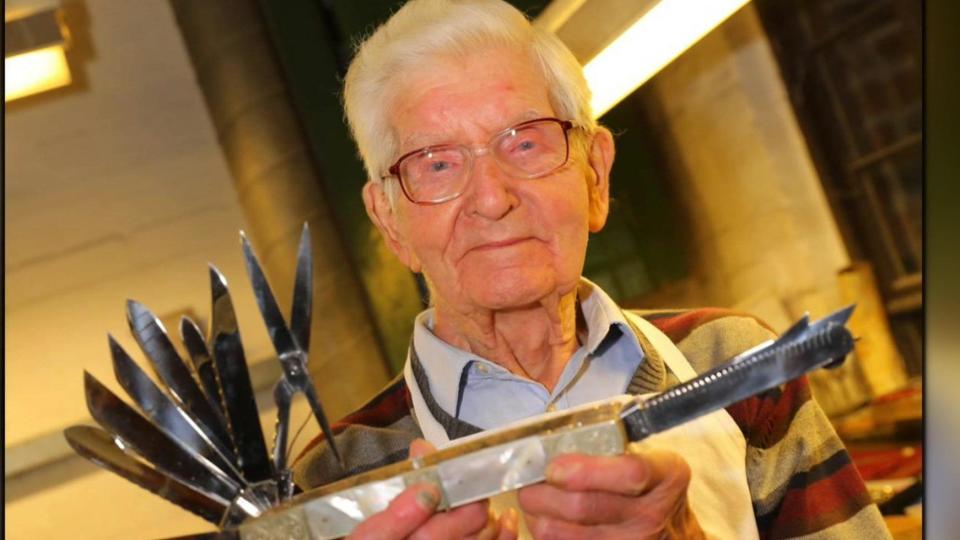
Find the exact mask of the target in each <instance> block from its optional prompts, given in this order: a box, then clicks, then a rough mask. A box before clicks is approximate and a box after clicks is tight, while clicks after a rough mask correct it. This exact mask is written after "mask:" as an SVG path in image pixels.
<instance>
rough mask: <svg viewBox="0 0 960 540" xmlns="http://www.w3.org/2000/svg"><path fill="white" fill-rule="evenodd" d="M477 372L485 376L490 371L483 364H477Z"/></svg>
mask: <svg viewBox="0 0 960 540" xmlns="http://www.w3.org/2000/svg"><path fill="white" fill-rule="evenodd" d="M477 371H478V372H480V374H481V375H486V374H487V372H488V371H490V370H489V369H487V366H485V365H483V364H477Z"/></svg>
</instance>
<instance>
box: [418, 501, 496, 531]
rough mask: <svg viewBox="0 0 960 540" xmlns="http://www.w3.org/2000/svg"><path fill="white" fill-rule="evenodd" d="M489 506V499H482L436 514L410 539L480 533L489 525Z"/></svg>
mask: <svg viewBox="0 0 960 540" xmlns="http://www.w3.org/2000/svg"><path fill="white" fill-rule="evenodd" d="M488 508H489V504H488V503H487V501H481V502H475V503H471V504H467V505H464V506H461V507H459V508H455V509H453V510H450V511H448V512H441V513H438V514H435V515H434V516H433V517H431V518H430V519H429V520H427V522H426V523H424V524H423V525H422V526H421V527H420V528H418V529H417V530H416V531H415V532H414V533H413V534H412V535H410V539H411V540H436V539H442V538H451V539H452V538H456V539H458V540H459V539H461V538H466V537H469V536H472V535H475V534H478V533H479V532H480V531H482V530H483V528H484V527H485V526H486V525H487V521H488V516H489V513H488Z"/></svg>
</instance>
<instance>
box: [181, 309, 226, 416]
mask: <svg viewBox="0 0 960 540" xmlns="http://www.w3.org/2000/svg"><path fill="white" fill-rule="evenodd" d="M180 338H181V339H182V340H183V346H184V347H186V349H187V353H188V354H189V355H190V361H191V362H192V363H193V368H194V369H195V370H196V371H197V376H198V377H199V378H200V385H201V386H202V387H203V392H204V393H205V394H206V396H207V401H209V402H210V405H212V406H213V410H214V412H215V413H218V416H219V418H218V420H220V421H221V423H222V424H223V425H224V426H227V420H226V413H225V412H224V406H223V394H222V393H221V391H220V381H219V380H217V370H216V369H215V368H214V367H213V359H212V358H211V357H210V350H209V349H207V342H206V341H205V340H204V338H203V332H201V331H200V327H198V326H197V323H195V322H193V320H191V319H190V318H189V317H186V316H184V317H181V318H180ZM227 431H229V429H228V430H227Z"/></svg>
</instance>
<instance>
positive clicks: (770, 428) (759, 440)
mask: <svg viewBox="0 0 960 540" xmlns="http://www.w3.org/2000/svg"><path fill="white" fill-rule="evenodd" d="M810 399H811V395H810V383H809V381H808V380H807V378H806V377H800V378H798V379H794V380H793V381H790V382H788V383H787V384H785V385H783V386H781V387H780V388H778V389H774V390H770V391H767V392H764V393H763V394H760V395H758V396H754V397H751V398H747V399H745V400H743V401H740V402H737V403H734V404H733V405H731V406H729V407H727V412H728V413H730V416H732V417H733V420H734V421H735V422H736V423H737V426H739V427H740V432H741V433H743V435H744V437H746V438H747V444H749V445H750V446H753V447H755V448H770V447H771V446H773V445H775V444H777V443H778V442H780V440H781V439H783V437H784V435H786V434H787V430H788V429H789V428H790V423H791V422H793V418H794V416H796V414H797V411H799V410H800V408H801V407H803V405H804V404H805V403H806V402H808V401H810Z"/></svg>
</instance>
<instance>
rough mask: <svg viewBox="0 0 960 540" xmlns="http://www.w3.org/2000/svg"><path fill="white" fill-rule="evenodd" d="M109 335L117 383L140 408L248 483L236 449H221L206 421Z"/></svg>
mask: <svg viewBox="0 0 960 540" xmlns="http://www.w3.org/2000/svg"><path fill="white" fill-rule="evenodd" d="M108 338H109V341H110V354H111V356H112V357H113V372H114V374H115V375H116V378H117V382H119V383H120V386H122V387H123V389H124V390H126V392H127V395H128V396H130V398H131V399H132V400H133V401H134V403H136V404H137V406H138V407H139V408H140V410H141V411H142V412H143V413H144V414H145V415H146V416H147V417H148V418H150V420H152V421H153V423H154V424H155V425H156V426H157V427H158V428H160V430H161V431H163V432H164V433H166V434H167V435H168V436H169V437H170V438H171V439H172V440H174V441H175V442H177V443H178V444H179V445H180V446H182V447H183V449H184V450H186V451H187V452H190V453H191V454H193V455H194V456H195V457H202V458H203V459H205V460H207V461H208V462H210V463H211V464H212V465H214V466H216V467H217V468H218V469H219V470H220V471H221V472H223V473H224V474H226V475H228V476H230V477H231V478H232V479H233V480H235V481H236V482H238V483H240V484H244V483H245V482H244V479H243V476H242V475H241V474H240V472H239V471H237V469H236V467H235V466H234V463H233V462H234V460H235V459H236V458H235V457H234V455H233V451H232V450H227V449H226V448H221V447H220V446H219V444H218V443H217V441H216V439H215V438H214V437H213V435H212V434H211V433H208V432H207V428H205V427H204V426H203V424H200V423H199V422H197V420H196V419H195V418H193V417H192V416H190V413H188V412H187V411H185V410H183V409H181V408H180V407H179V406H178V405H177V403H176V402H175V401H174V400H172V399H171V398H170V397H169V396H168V395H167V394H165V393H164V392H163V391H162V390H160V388H158V387H157V385H156V384H154V382H153V381H152V380H150V377H148V376H147V374H146V373H145V372H144V371H143V370H142V369H141V368H140V366H138V365H137V363H136V362H134V361H133V358H131V357H130V355H128V354H127V352H126V351H124V350H123V347H121V346H120V344H119V343H117V341H116V340H115V339H113V336H108Z"/></svg>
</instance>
